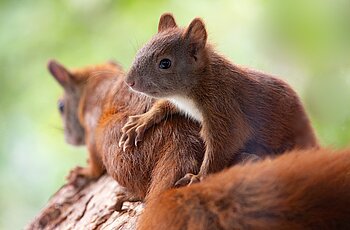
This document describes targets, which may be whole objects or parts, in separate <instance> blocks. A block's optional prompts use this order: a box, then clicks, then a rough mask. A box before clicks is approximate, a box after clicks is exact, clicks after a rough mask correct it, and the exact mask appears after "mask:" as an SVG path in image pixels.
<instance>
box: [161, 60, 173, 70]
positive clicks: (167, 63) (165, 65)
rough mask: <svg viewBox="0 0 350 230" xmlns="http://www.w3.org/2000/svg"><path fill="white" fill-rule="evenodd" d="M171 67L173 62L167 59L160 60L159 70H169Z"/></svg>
mask: <svg viewBox="0 0 350 230" xmlns="http://www.w3.org/2000/svg"><path fill="white" fill-rule="evenodd" d="M170 66H171V61H170V60H169V59H167V58H165V59H162V60H160V62H159V68H161V69H169V68H170Z"/></svg>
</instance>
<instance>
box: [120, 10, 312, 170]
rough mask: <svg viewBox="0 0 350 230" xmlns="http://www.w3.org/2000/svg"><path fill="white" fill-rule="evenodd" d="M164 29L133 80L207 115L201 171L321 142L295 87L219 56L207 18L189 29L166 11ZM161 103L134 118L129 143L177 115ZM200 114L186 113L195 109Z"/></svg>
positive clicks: (144, 52)
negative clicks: (209, 37) (209, 38)
mask: <svg viewBox="0 0 350 230" xmlns="http://www.w3.org/2000/svg"><path fill="white" fill-rule="evenodd" d="M168 25H170V26H168ZM174 25H175V26H174ZM158 28H160V29H159V32H158V34H156V35H155V36H154V37H153V38H152V39H151V41H150V42H148V43H147V44H146V45H145V46H144V47H143V48H142V49H141V50H140V51H139V52H138V54H137V56H136V58H135V61H134V63H133V66H132V67H131V69H130V71H129V73H128V76H127V79H126V82H127V83H128V84H129V85H130V86H131V87H132V88H133V89H134V90H136V91H140V92H143V93H145V94H147V95H149V96H152V97H157V98H165V99H168V98H174V97H175V96H176V97H182V98H186V100H188V101H192V102H193V103H194V105H195V107H196V108H197V109H198V111H200V114H201V115H202V118H201V119H198V118H196V116H195V115H193V117H195V118H196V119H197V120H198V121H200V122H201V124H202V129H201V137H202V138H203V140H204V141H205V143H206V152H205V156H204V160H203V163H202V166H201V169H200V172H199V176H205V175H206V174H207V173H213V172H217V171H219V170H222V169H223V168H225V167H227V166H228V165H230V163H231V161H232V158H233V156H235V155H237V154H239V153H242V152H248V153H250V154H256V155H258V156H261V155H265V154H281V153H283V152H285V151H287V150H291V149H294V148H296V149H305V148H310V147H315V146H318V143H317V140H316V137H315V135H314V131H313V129H312V127H311V125H310V122H309V119H308V117H307V115H306V113H305V111H304V108H303V106H302V104H301V102H300V99H299V98H298V96H297V95H296V93H295V92H294V91H293V90H292V89H291V87H289V86H288V85H287V84H286V83H285V82H283V81H282V80H279V79H277V78H275V77H273V76H270V75H268V74H264V73H261V72H257V71H254V70H251V69H248V68H242V67H239V66H237V65H234V64H232V63H231V62H230V61H228V60H227V59H225V58H224V57H223V56H222V55H219V54H217V53H216V52H215V51H214V49H213V48H212V47H211V46H210V45H209V44H207V43H206V40H207V33H206V29H205V26H204V23H203V22H202V20H201V19H198V18H196V19H194V20H193V21H192V22H191V24H190V25H189V27H188V28H186V29H182V28H178V27H177V26H176V23H175V20H174V18H173V17H172V16H171V15H170V14H165V15H163V16H162V17H161V20H160V22H159V26H158ZM164 58H166V59H169V60H171V61H172V65H171V67H169V68H168V69H160V67H159V64H158V63H160V62H159V61H160V60H163V59H164ZM156 106H157V108H154V109H152V110H150V111H149V112H148V113H145V114H144V115H143V116H142V115H141V116H138V117H134V118H133V119H132V120H130V122H129V123H128V124H127V126H126V127H125V135H124V136H123V138H122V139H121V143H122V144H124V146H126V147H127V146H130V145H132V142H133V140H134V139H135V138H138V139H139V140H140V139H141V138H142V134H143V131H144V130H146V129H147V128H148V127H151V126H152V125H153V124H154V123H157V122H159V121H160V120H161V119H160V118H161V117H164V116H165V114H169V113H170V114H174V113H176V112H178V110H175V109H174V108H171V107H170V106H169V102H168V101H164V102H163V103H158V104H157V105H156ZM164 108H168V109H164ZM169 108H170V109H169ZM180 110H181V109H180ZM193 111H195V110H193ZM193 111H185V112H186V113H189V114H191V113H192V114H196V113H195V112H193ZM197 114H198V113H197ZM152 117H154V119H152ZM197 117H198V116H197ZM199 117H200V116H199ZM192 173H193V172H192Z"/></svg>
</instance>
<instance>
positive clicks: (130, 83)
mask: <svg viewBox="0 0 350 230" xmlns="http://www.w3.org/2000/svg"><path fill="white" fill-rule="evenodd" d="M127 84H128V86H130V87H133V86H134V85H135V81H129V82H127Z"/></svg>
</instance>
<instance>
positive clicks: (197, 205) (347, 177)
mask: <svg viewBox="0 0 350 230" xmlns="http://www.w3.org/2000/svg"><path fill="white" fill-rule="evenodd" d="M349 191H350V150H343V151H336V152H333V151H330V150H326V149H319V150H315V149H309V150H298V151H297V150H294V151H293V152H290V153H286V154H283V155H282V156H279V157H277V158H275V159H272V160H270V159H266V160H264V161H260V162H256V163H251V164H246V165H244V166H234V167H232V168H230V169H228V170H225V171H223V172H219V173H217V174H213V175H210V176H208V177H207V178H205V179H204V180H203V182H201V183H198V184H195V185H193V186H190V187H183V188H179V189H172V190H168V191H166V192H164V193H163V194H162V195H160V197H158V198H157V199H150V200H148V203H146V208H145V210H144V213H143V214H142V215H141V218H140V220H139V223H138V229H139V230H147V229H154V230H157V229H167V230H177V229H179V230H180V229H196V230H204V229H222V230H224V229H227V230H231V229H350V192H349Z"/></svg>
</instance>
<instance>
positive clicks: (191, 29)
mask: <svg viewBox="0 0 350 230" xmlns="http://www.w3.org/2000/svg"><path fill="white" fill-rule="evenodd" d="M207 36H208V35H207V30H206V29H205V25H204V22H203V20H202V19H200V18H195V19H193V21H192V22H191V23H190V25H189V26H188V27H187V29H186V31H185V34H184V37H185V40H187V41H188V42H189V44H190V45H191V46H193V47H192V48H194V49H195V50H194V51H195V52H196V51H198V50H200V49H203V48H204V47H205V44H206V42H207Z"/></svg>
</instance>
